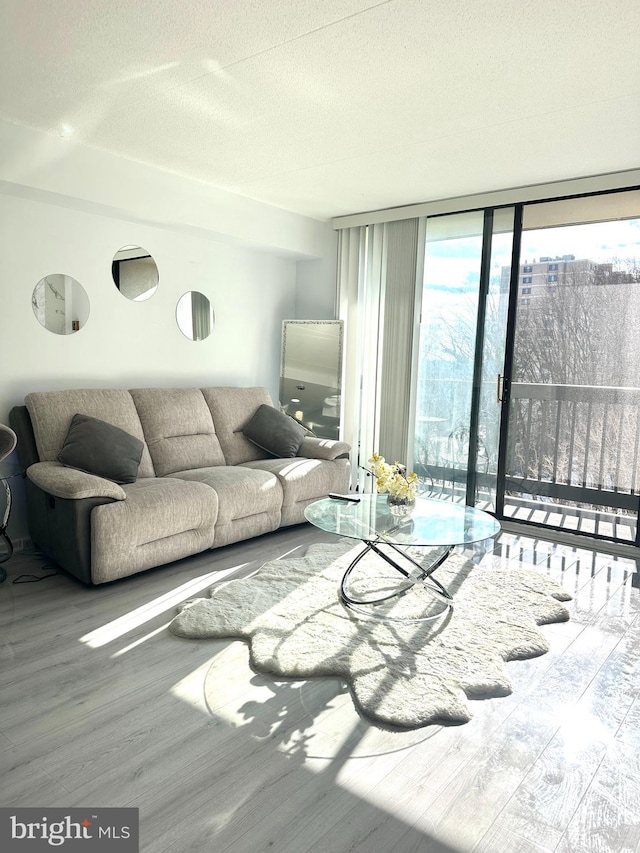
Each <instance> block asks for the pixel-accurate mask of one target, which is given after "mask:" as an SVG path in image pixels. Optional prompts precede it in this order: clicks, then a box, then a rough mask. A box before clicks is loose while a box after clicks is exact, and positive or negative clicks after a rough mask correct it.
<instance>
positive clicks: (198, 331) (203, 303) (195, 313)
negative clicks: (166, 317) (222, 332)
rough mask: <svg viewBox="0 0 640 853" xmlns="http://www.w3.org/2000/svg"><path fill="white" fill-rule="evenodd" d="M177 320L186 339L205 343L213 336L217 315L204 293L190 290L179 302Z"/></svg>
mask: <svg viewBox="0 0 640 853" xmlns="http://www.w3.org/2000/svg"><path fill="white" fill-rule="evenodd" d="M176 320H177V323H178V328H179V329H180V331H181V332H182V334H183V335H184V336H185V337H186V338H189V340H190V341H203V340H204V339H205V338H208V337H209V335H210V334H211V331H212V329H213V324H214V323H215V315H214V313H213V308H212V307H211V303H210V302H209V300H208V298H207V297H206V296H205V295H204V293H200V292H199V291H197V290H189V291H187V293H183V294H182V296H181V297H180V299H179V300H178V305H177V307H176Z"/></svg>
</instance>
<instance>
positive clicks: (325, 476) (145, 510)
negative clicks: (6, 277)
mask: <svg viewBox="0 0 640 853" xmlns="http://www.w3.org/2000/svg"><path fill="white" fill-rule="evenodd" d="M260 414H262V415H264V414H266V415H268V416H269V419H270V420H273V419H275V422H276V425H277V424H278V418H283V419H285V422H284V423H283V425H282V426H283V428H284V433H283V435H285V441H284V442H281V443H283V445H284V446H286V449H285V451H284V452H286V453H287V454H288V455H287V456H285V457H282V456H275V455H274V453H273V451H272V452H270V451H269V450H268V449H264V447H262V446H260V437H259V435H258V437H257V438H256V434H255V433H256V424H258V421H259V418H258V416H259V415H260ZM80 416H86V417H84V418H82V417H80ZM271 416H273V418H271ZM10 422H11V424H12V426H13V428H14V430H15V431H16V432H17V434H18V454H19V459H20V462H21V463H22V464H23V465H24V466H25V468H26V487H25V488H26V499H27V513H28V522H29V531H30V536H31V538H32V540H33V542H34V544H36V545H37V546H38V547H39V548H41V549H42V551H43V552H44V553H45V554H46V555H47V556H49V557H50V558H52V559H53V560H55V562H56V563H58V564H59V565H60V566H62V567H63V568H64V569H66V570H67V571H69V572H70V573H71V574H73V575H74V576H75V577H77V578H78V579H80V580H81V581H83V582H85V583H88V584H102V583H105V582H108V581H113V580H116V579H118V578H122V577H125V576H127V575H132V574H135V573H137V572H141V571H144V570H146V569H149V568H152V567H155V566H159V565H162V564H165V563H169V562H172V561H174V560H178V559H181V558H183V557H187V556H189V555H191V554H196V553H198V552H201V551H204V550H206V549H209V548H219V547H221V546H223V545H227V544H229V543H232V542H238V541H240V540H243V539H248V538H250V537H253V536H259V535H261V534H263V533H267V532H269V531H272V530H276V529H277V528H279V527H283V526H286V525H292V524H299V523H300V522H303V521H304V520H305V519H304V508H305V507H306V506H307V504H309V503H311V502H312V501H314V500H317V499H319V498H321V497H323V496H326V495H327V494H328V493H329V492H343V491H346V490H347V489H348V483H349V464H350V463H349V451H350V447H349V445H347V444H345V443H344V442H340V441H331V440H327V439H320V438H316V437H314V436H313V435H310V434H308V433H307V432H306V431H305V430H304V428H303V427H301V426H300V425H298V424H297V423H296V422H295V421H292V420H291V419H290V418H287V417H286V415H284V414H282V413H280V412H279V411H278V410H277V409H275V408H274V407H273V405H272V401H271V399H270V397H269V394H268V392H267V390H266V389H264V388H258V387H253V388H233V387H214V388H173V389H168V388H140V389H134V390H121V389H96V390H69V391H49V392H38V393H33V394H29V395H28V396H27V397H26V398H25V406H17V407H15V408H14V409H13V410H12V411H11V415H10ZM260 423H261V422H260ZM96 424H97V425H98V427H99V429H98V434H97V435H98V437H97V438H96V441H97V442H98V444H97V449H96V447H95V446H92V447H91V451H90V453H89V454H88V456H87V454H85V456H84V457H83V456H82V455H81V456H80V457H79V459H80V461H79V462H77V461H75V458H76V457H74V453H75V452H76V451H78V449H79V450H80V452H81V453H82V451H83V450H86V447H83V441H85V438H86V436H87V432H86V431H85V430H86V428H87V427H89V428H93V427H94V426H95V425H96ZM72 427H73V428H74V429H75V428H76V427H77V430H79V431H76V432H73V429H72ZM100 427H104V429H105V430H106V431H107V432H106V433H105V434H100ZM250 427H252V428H253V432H252V430H251V429H250ZM110 430H111V432H109V431H110ZM298 431H299V432H298ZM72 433H73V437H74V438H75V439H76V441H75V444H74V443H72V442H71V438H72ZM272 433H273V429H272ZM276 433H277V428H276ZM95 435H96V434H94V437H95ZM247 435H252V438H251V440H250V439H249V438H248V437H247ZM273 438H274V435H273V434H271V435H270V436H268V437H267V439H265V446H267V445H269V443H270V442H272V441H273ZM276 438H278V436H277V435H276ZM100 442H102V444H100ZM89 443H90V442H89ZM276 452H278V451H276ZM109 457H111V460H110V459H109ZM85 458H87V459H88V461H86V462H85V461H84V459H85ZM60 459H63V460H65V462H66V464H63V462H62V461H60ZM69 459H70V460H71V462H70V461H69ZM120 463H122V464H120ZM110 465H111V466H112V470H113V473H111V471H110V470H109V466H110ZM114 465H115V467H113V466H114ZM75 466H77V467H75ZM105 469H106V475H105ZM96 471H98V472H100V473H95V472H96Z"/></svg>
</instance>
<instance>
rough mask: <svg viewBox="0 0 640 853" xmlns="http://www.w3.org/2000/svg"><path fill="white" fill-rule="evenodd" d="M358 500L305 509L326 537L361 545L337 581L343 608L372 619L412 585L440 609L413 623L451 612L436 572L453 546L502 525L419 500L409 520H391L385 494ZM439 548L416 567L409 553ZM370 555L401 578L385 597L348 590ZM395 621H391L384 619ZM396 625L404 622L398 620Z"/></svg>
mask: <svg viewBox="0 0 640 853" xmlns="http://www.w3.org/2000/svg"><path fill="white" fill-rule="evenodd" d="M353 497H357V498H358V501H357V502H353V501H347V500H338V499H334V498H323V499H322V500H319V501H315V502H314V503H312V504H309V506H307V507H306V509H305V511H304V514H305V518H306V519H307V521H310V522H311V524H313V525H314V526H315V527H318V528H320V530H324V531H326V532H328V533H335V534H336V535H338V536H344V537H346V538H348V539H358V540H360V541H361V542H362V543H363V544H364V548H363V549H362V551H360V552H359V553H358V554H356V556H355V557H354V559H353V560H352V561H351V563H350V564H349V566H348V567H347V569H346V571H345V573H344V575H343V577H342V580H341V582H340V598H341V600H342V602H343V604H344V605H345V606H346V607H349V608H350V609H352V610H355V611H358V612H360V613H364V614H365V615H367V616H376V613H375V605H378V604H382V603H383V602H388V601H389V600H390V599H394V598H398V597H399V596H402V595H404V594H405V593H407V592H408V591H409V590H410V589H411V588H412V587H414V586H415V585H416V584H420V585H421V586H422V587H424V588H425V589H427V590H428V591H429V592H431V593H433V594H434V595H436V596H437V597H438V599H440V600H441V602H442V604H443V605H444V606H443V608H442V609H441V610H439V611H438V613H436V614H435V615H434V614H429V615H427V616H424V617H422V618H416V619H412V620H411V621H423V620H427V619H434V618H437V617H438V616H441V615H442V613H444V612H446V611H447V610H448V609H450V608H452V607H453V596H452V595H451V594H450V592H449V591H448V590H447V589H446V588H445V587H444V586H443V585H442V584H441V583H440V582H439V581H438V580H437V578H435V577H434V576H433V575H434V572H435V571H436V570H437V569H438V568H439V567H440V566H441V565H442V564H443V563H444V561H445V560H446V559H447V557H448V556H449V555H450V554H451V552H452V550H453V549H454V548H455V547H456V546H457V545H469V544H471V543H473V542H481V541H483V540H484V539H490V538H491V537H493V536H496V535H497V534H498V533H499V531H500V525H499V524H498V522H497V521H496V520H495V518H494V517H493V516H492V515H489V513H487V512H483V511H482V510H479V509H474V508H473V507H470V506H464V505H462V504H455V503H449V502H448V501H441V500H436V499H432V498H420V497H419V498H417V499H416V503H415V507H414V508H413V509H412V511H411V513H410V514H409V515H405V516H397V515H394V514H393V513H392V512H391V510H390V509H389V507H388V505H387V498H386V495H375V494H373V495H371V494H363V495H353ZM416 547H418V548H437V549H438V550H439V551H440V549H442V550H441V552H439V553H437V554H436V555H435V557H433V559H432V560H431V561H430V562H427V563H426V565H425V564H424V563H419V562H418V561H417V560H415V559H414V558H413V556H411V554H410V553H409V552H408V549H409V548H416ZM372 551H373V552H374V553H375V554H377V555H378V556H379V557H381V558H382V559H383V560H384V561H385V562H386V563H388V564H389V565H390V566H392V567H393V569H394V570H396V571H397V572H399V573H400V575H402V576H403V578H401V579H400V580H401V583H400V584H399V585H398V586H397V587H394V588H393V589H392V590H391V591H389V590H385V591H384V594H381V595H374V596H373V597H370V596H367V597H365V598H362V597H357V593H355V592H354V591H353V590H352V589H351V584H350V581H351V578H352V575H353V572H354V570H355V569H356V567H357V566H358V564H359V563H360V561H361V560H362V559H363V557H365V555H366V554H368V553H370V552H372ZM380 618H385V619H389V618H391V620H392V621H393V617H389V616H386V615H385V616H383V617H380ZM396 621H405V620H403V619H399V620H396Z"/></svg>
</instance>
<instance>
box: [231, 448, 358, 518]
mask: <svg viewBox="0 0 640 853" xmlns="http://www.w3.org/2000/svg"><path fill="white" fill-rule="evenodd" d="M238 467H239V468H244V469H247V468H251V469H253V470H254V471H257V470H260V471H265V472H266V471H268V472H269V473H271V474H275V476H276V477H277V478H278V480H279V481H280V484H281V486H282V491H283V500H282V505H283V507H287V506H291V505H293V504H296V503H299V502H300V501H310V500H317V499H319V498H323V497H326V496H327V495H328V494H329V492H335V491H338V490H342V491H344V490H345V489H346V485H347V484H348V480H349V464H348V462H347V460H344V459H340V460H335V461H328V460H321V459H302V458H301V457H295V458H294V459H258V460H256V461H254V462H245V463H244V464H243V465H239V466H238Z"/></svg>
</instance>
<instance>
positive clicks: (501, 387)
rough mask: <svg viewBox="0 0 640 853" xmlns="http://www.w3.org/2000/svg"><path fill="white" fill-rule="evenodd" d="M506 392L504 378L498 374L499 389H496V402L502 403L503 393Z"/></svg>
mask: <svg viewBox="0 0 640 853" xmlns="http://www.w3.org/2000/svg"><path fill="white" fill-rule="evenodd" d="M503 391H504V376H503V375H502V374H501V373H499V374H498V387H497V388H496V402H498V403H501V402H502V392H503Z"/></svg>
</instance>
